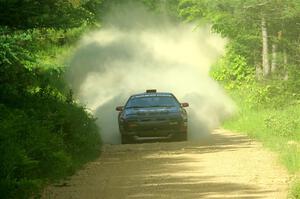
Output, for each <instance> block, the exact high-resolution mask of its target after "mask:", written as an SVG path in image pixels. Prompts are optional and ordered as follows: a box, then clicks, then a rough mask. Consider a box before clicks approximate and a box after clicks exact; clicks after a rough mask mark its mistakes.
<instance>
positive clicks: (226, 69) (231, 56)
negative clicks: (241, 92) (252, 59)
mask: <svg viewBox="0 0 300 199" xmlns="http://www.w3.org/2000/svg"><path fill="white" fill-rule="evenodd" d="M253 74H254V69H253V67H249V66H248V65H247V62H246V59H245V58H244V57H242V56H240V55H238V54H236V53H234V52H232V51H230V50H229V51H228V52H227V53H226V56H225V57H223V58H222V59H221V60H220V61H219V62H218V63H217V64H216V65H215V66H214V67H213V68H212V70H211V76H212V77H213V78H214V79H215V80H217V81H219V82H222V84H223V85H224V86H225V87H226V88H227V89H233V88H238V87H240V86H242V84H245V83H247V84H249V83H251V82H253V80H254V75H253Z"/></svg>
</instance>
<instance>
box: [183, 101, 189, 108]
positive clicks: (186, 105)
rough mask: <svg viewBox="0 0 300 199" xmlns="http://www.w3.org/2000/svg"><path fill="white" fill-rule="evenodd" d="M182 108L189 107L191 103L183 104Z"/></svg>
mask: <svg viewBox="0 0 300 199" xmlns="http://www.w3.org/2000/svg"><path fill="white" fill-rule="evenodd" d="M181 106H182V107H189V103H187V102H184V103H181Z"/></svg>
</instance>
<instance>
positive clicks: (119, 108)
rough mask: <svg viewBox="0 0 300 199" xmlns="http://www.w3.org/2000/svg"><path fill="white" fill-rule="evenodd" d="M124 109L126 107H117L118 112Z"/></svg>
mask: <svg viewBox="0 0 300 199" xmlns="http://www.w3.org/2000/svg"><path fill="white" fill-rule="evenodd" d="M123 109H124V106H117V107H116V111H123Z"/></svg>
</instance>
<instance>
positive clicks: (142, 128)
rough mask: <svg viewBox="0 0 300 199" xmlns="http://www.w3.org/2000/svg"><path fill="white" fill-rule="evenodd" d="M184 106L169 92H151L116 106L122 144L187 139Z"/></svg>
mask: <svg viewBox="0 0 300 199" xmlns="http://www.w3.org/2000/svg"><path fill="white" fill-rule="evenodd" d="M188 106H189V104H188V103H179V102H178V100H177V99H176V97H175V96H174V95H173V94H172V93H166V92H156V90H155V89H152V90H147V91H146V92H145V93H140V94H136V95H132V96H131V97H130V98H129V99H128V101H127V102H126V104H125V106H118V107H116V110H117V111H119V115H118V123H119V130H120V134H121V142H122V143H123V144H127V143H131V142H136V141H146V140H165V139H167V140H174V141H184V140H186V139H187V122H188V118H187V112H186V110H185V107H188Z"/></svg>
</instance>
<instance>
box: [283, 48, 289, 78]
mask: <svg viewBox="0 0 300 199" xmlns="http://www.w3.org/2000/svg"><path fill="white" fill-rule="evenodd" d="M287 65H288V59H287V54H286V51H284V52H283V66H284V76H283V80H285V81H286V80H288V79H289V73H288V69H287Z"/></svg>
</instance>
